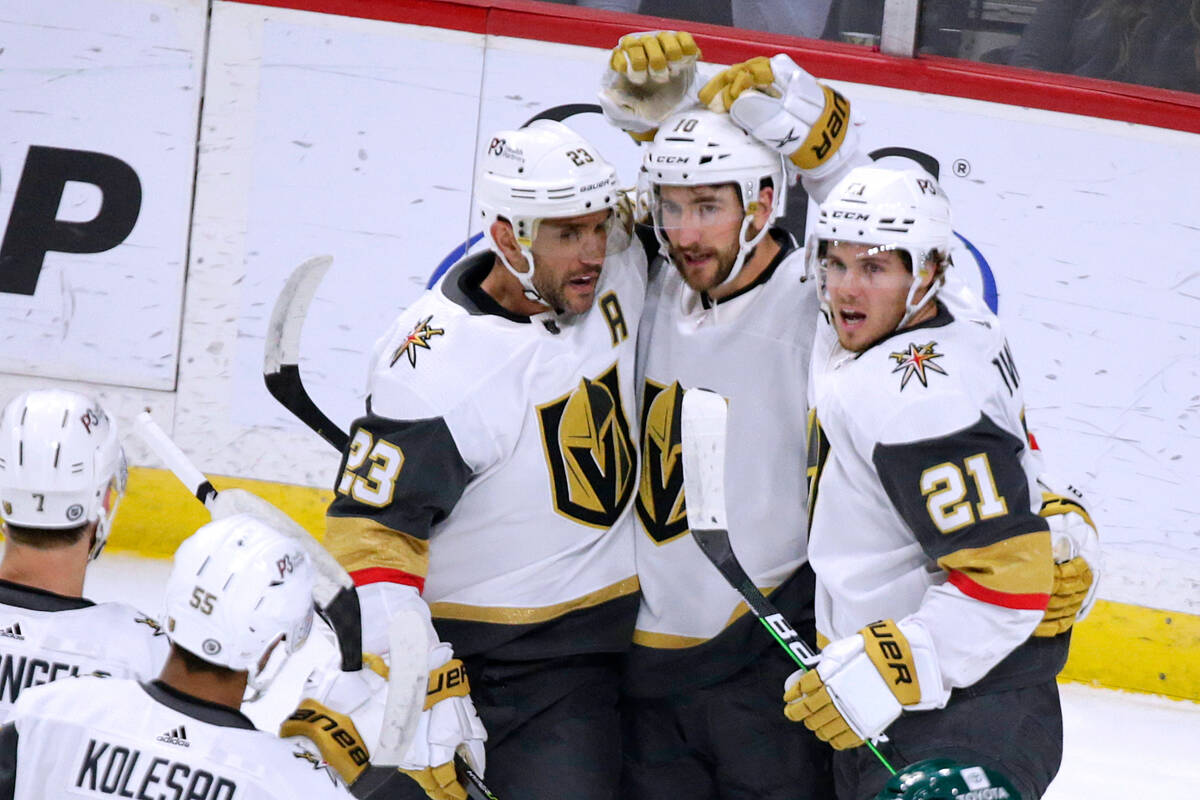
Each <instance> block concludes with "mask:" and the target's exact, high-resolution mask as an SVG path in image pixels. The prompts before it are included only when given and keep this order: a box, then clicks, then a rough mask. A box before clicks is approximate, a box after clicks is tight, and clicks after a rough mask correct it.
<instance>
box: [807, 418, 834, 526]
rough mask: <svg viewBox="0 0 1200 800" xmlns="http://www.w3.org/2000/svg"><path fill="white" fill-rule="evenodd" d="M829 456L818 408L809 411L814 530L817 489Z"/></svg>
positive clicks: (810, 504) (810, 508)
mask: <svg viewBox="0 0 1200 800" xmlns="http://www.w3.org/2000/svg"><path fill="white" fill-rule="evenodd" d="M827 458H829V439H828V438H826V436H825V430H824V429H823V428H822V427H821V420H819V419H817V410H816V409H815V408H814V409H810V410H809V412H808V464H807V466H808V470H807V474H808V529H809V532H810V533H811V532H812V520H813V509H815V508H816V507H817V489H818V488H819V485H820V483H821V471H822V470H824V469H825V459H827Z"/></svg>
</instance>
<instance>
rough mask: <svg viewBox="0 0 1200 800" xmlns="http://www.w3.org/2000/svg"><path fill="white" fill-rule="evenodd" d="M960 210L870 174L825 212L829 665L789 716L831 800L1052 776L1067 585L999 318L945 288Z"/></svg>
mask: <svg viewBox="0 0 1200 800" xmlns="http://www.w3.org/2000/svg"><path fill="white" fill-rule="evenodd" d="M951 237H952V231H951V223H950V206H949V203H948V201H947V199H946V197H945V194H944V193H943V192H942V190H941V188H940V187H939V185H938V184H937V182H936V181H935V180H934V179H933V178H932V177H931V176H929V175H927V174H925V173H923V172H919V171H915V170H912V171H894V170H887V169H882V168H879V167H860V168H857V169H855V170H853V171H852V172H851V173H850V174H848V175H847V176H846V177H845V178H844V179H843V180H842V181H841V182H840V183H839V184H838V185H837V186H836V187H835V188H834V190H833V192H832V194H831V195H830V197H829V198H828V199H827V200H826V202H825V203H823V204H822V205H821V209H820V218H819V220H818V222H817V229H816V233H815V241H814V243H813V245H812V246H811V250H810V256H811V257H812V258H813V259H814V269H815V272H816V274H817V275H818V280H819V286H820V290H821V299H822V304H823V308H824V310H825V319H824V321H823V322H822V324H821V325H820V327H819V329H818V333H817V341H816V343H815V345H814V350H813V358H812V373H811V375H810V393H811V397H812V398H813V401H812V404H811V407H812V411H811V412H810V417H811V430H810V434H809V463H808V468H809V474H810V476H811V477H810V495H809V509H810V515H811V528H810V535H809V549H808V555H809V560H810V562H811V563H812V565H813V568H814V570H815V571H816V574H817V593H816V617H817V631H818V636H819V637H820V641H821V643H822V645H823V648H822V651H821V656H820V662H819V664H818V666H817V668H816V669H815V670H814V671H812V672H808V673H804V674H801V673H799V672H797V673H796V674H794V675H792V676H791V677H790V678H789V679H788V681H787V684H786V693H785V701H786V704H787V705H786V709H785V711H786V714H787V715H788V717H789V718H791V719H793V720H797V721H803V722H804V723H805V725H806V726H807V727H809V728H811V729H813V730H815V731H816V732H817V735H818V736H820V738H822V739H823V740H826V741H828V742H830V744H832V745H833V747H834V748H836V749H837V752H836V753H835V756H834V767H835V778H836V781H837V789H838V797H839V798H840V799H841V800H855V799H858V800H861V799H863V798H870V797H874V795H875V794H876V792H878V791H879V790H880V789H881V788H882V787H883V785H884V783H885V782H886V781H887V779H888V777H889V776H888V774H887V773H886V772H885V771H884V769H883V767H882V766H881V765H880V763H879V762H878V761H877V760H876V759H875V758H874V757H873V755H872V754H871V753H870V752H868V751H867V749H866V748H865V747H861V746H860V745H862V744H863V740H864V739H869V738H872V737H874V736H877V735H878V734H880V733H881V732H883V731H884V730H885V729H886V730H887V732H888V736H889V737H890V739H891V742H892V745H893V746H894V748H895V749H896V751H897V753H898V754H899V756H900V758H901V760H902V763H906V762H907V763H911V762H913V761H917V760H919V759H924V758H931V757H951V758H954V759H955V760H958V761H966V762H969V763H977V764H982V765H984V766H987V767H990V768H999V769H1001V770H1002V771H1003V772H1004V773H1005V774H1006V775H1008V776H1009V778H1010V779H1011V780H1012V783H1013V785H1014V786H1015V787H1016V788H1017V789H1018V790H1019V791H1020V792H1021V794H1022V796H1023V797H1026V798H1030V799H1032V798H1036V797H1040V796H1041V794H1042V792H1043V791H1044V790H1045V788H1046V786H1047V785H1048V784H1049V782H1050V780H1051V779H1052V778H1053V777H1054V775H1055V773H1056V772H1057V770H1058V765H1059V761H1060V759H1061V754H1062V717H1061V711H1060V708H1059V703H1058V690H1057V686H1056V684H1055V675H1056V674H1057V673H1058V671H1059V670H1060V669H1061V667H1062V665H1063V663H1064V661H1065V659H1066V650H1067V643H1068V639H1067V637H1062V636H1053V637H1046V638H1039V637H1032V636H1031V634H1033V633H1034V630H1035V628H1037V627H1038V625H1039V624H1040V623H1041V622H1042V620H1043V616H1044V614H1045V611H1046V607H1047V604H1048V600H1049V597H1050V594H1051V589H1052V586H1053V581H1054V567H1055V564H1054V556H1053V553H1052V547H1051V536H1050V533H1049V531H1048V525H1047V522H1046V520H1045V519H1044V518H1043V517H1040V516H1038V513H1037V512H1038V509H1039V507H1040V506H1041V497H1040V496H1039V495H1038V493H1037V484H1036V482H1035V479H1034V475H1035V467H1034V463H1035V462H1034V461H1033V458H1032V456H1031V454H1030V451H1029V448H1028V446H1027V443H1026V442H1027V433H1026V430H1025V427H1024V409H1023V399H1022V394H1021V388H1020V379H1019V375H1018V373H1017V371H1016V367H1015V365H1014V360H1013V356H1012V353H1011V350H1010V348H1009V346H1008V344H1007V342H1006V341H1005V338H1004V333H1003V331H1002V329H1001V327H1000V324H999V321H998V320H997V319H996V317H995V316H993V315H991V314H974V315H972V314H970V313H962V312H959V311H951V310H950V308H948V307H947V305H945V304H943V303H942V302H940V300H939V297H938V290H939V288H940V285H941V283H942V280H943V278H944V275H945V272H946V270H948V269H950V263H949V260H948V254H949V248H950V242H951Z"/></svg>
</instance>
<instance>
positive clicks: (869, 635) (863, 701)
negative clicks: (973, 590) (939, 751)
mask: <svg viewBox="0 0 1200 800" xmlns="http://www.w3.org/2000/svg"><path fill="white" fill-rule="evenodd" d="M906 629H907V632H906V631H902V630H901V628H900V626H899V625H898V624H897V623H896V622H894V621H892V620H883V621H881V622H876V623H873V624H871V625H868V626H867V627H865V628H863V629H862V630H861V631H860V632H859V633H857V634H855V635H854V636H848V637H846V638H845V639H839V640H838V641H836V642H832V643H830V644H829V645H828V646H826V647H825V649H824V650H822V651H821V655H820V661H819V662H818V664H817V668H816V669H815V670H811V671H809V672H804V671H797V672H794V673H792V675H791V676H790V677H788V679H787V682H786V683H785V684H784V696H783V699H784V703H785V704H786V705H785V706H784V714H785V715H786V716H787V718H788V719H790V720H792V721H793V722H803V723H804V725H805V727H807V728H808V729H809V730H811V731H813V732H814V733H815V734H816V735H817V738H819V739H821V741H824V742H828V743H829V744H830V745H831V746H832V747H833V748H834V749H835V750H848V749H850V748H853V747H858V746H860V745H861V744H863V742H864V741H866V740H868V739H874V738H875V737H877V736H879V734H881V733H883V731H884V729H886V728H887V726H888V725H890V724H892V722H894V721H895V720H896V718H897V717H899V716H900V714H901V712H903V711H905V710H914V711H916V710H925V709H930V708H941V707H942V706H944V705H945V704H946V701H948V700H949V699H950V693H949V691H947V690H945V689H944V688H943V686H942V680H941V673H940V671H939V669H938V663H937V655H936V653H935V652H934V650H933V643H932V641H931V640H930V639H929V636H928V634H926V633H925V631H924V629H923V628H922V627H920V626H919V625H907V626H906Z"/></svg>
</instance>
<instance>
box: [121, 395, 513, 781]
mask: <svg viewBox="0 0 1200 800" xmlns="http://www.w3.org/2000/svg"><path fill="white" fill-rule="evenodd" d="M137 430H138V433H139V434H141V436H142V439H143V440H144V441H145V442H146V444H147V445H149V447H150V449H151V450H153V451H154V453H155V454H156V455H157V456H158V457H159V458H160V459H161V460H162V461H163V463H164V464H165V465H166V467H167V469H169V470H170V471H171V473H172V474H173V475H175V477H176V478H178V479H179V482H180V483H182V484H183V485H184V486H185V487H186V488H187V489H188V491H190V492H191V493H192V494H193V495H194V496H195V497H196V499H197V500H199V501H200V502H202V503H204V505H205V506H206V507H209V508H211V503H212V501H214V500H215V499H216V497H217V490H216V489H214V488H213V485H212V483H211V482H210V481H209V480H208V478H206V477H205V476H204V473H202V472H201V471H200V470H199V469H198V468H197V467H196V465H195V464H193V463H192V461H191V459H189V458H188V457H187V454H186V453H184V452H183V450H182V449H180V447H179V445H177V444H175V442H174V441H172V440H171V437H169V436H167V434H166V432H165V431H163V429H162V428H160V427H159V425H158V423H156V422H155V421H154V419H153V418H152V417H151V416H150V414H149V413H148V412H146V411H142V412H141V413H139V414H138V416H137ZM280 513H281V514H282V513H283V512H282V511H280ZM272 527H273V528H274V529H275V530H278V531H279V532H280V533H282V534H283V535H285V536H288V537H289V538H291V539H292V540H294V541H296V542H298V543H299V544H300V545H301V546H302V547H303V548H304V550H305V552H306V553H307V554H308V555H309V556H310V558H311V559H312V562H313V565H314V566H315V567H316V570H317V573H318V576H319V578H320V579H321V580H319V581H318V583H317V585H316V586H314V588H313V595H314V600H316V602H317V608H318V610H320V611H321V616H322V617H324V618H325V620H326V621H327V622H328V623H329V627H331V628H332V629H333V630H334V633H335V634H336V636H337V640H338V647H339V649H340V651H341V660H342V671H343V672H354V671H356V670H359V669H361V668H362V613H361V610H360V607H359V603H358V591H357V590H356V589H355V586H354V580H353V579H352V578H351V577H350V575H349V573H347V572H346V570H345V568H344V567H342V565H341V564H339V563H338V562H337V560H336V559H334V557H333V556H331V555H330V554H329V551H327V550H326V549H325V548H324V547H322V546H321V544H320V543H319V542H317V540H316V539H314V538H312V536H309V535H308V534H307V533H304V534H303V535H301V534H300V533H299V531H298V530H295V529H293V528H292V527H291V526H287V525H278V526H272ZM296 528H299V526H296ZM322 597H327V598H328V599H325V600H322ZM414 645H416V646H414ZM388 646H389V648H390V663H389V664H388V696H387V700H386V701H385V710H384V714H383V727H382V729H381V730H380V733H379V745H378V747H377V748H376V753H377V755H378V757H379V759H380V761H381V762H382V763H384V764H389V763H390V764H396V763H399V761H400V759H401V758H402V757H403V755H404V753H405V752H406V751H407V750H408V746H409V744H411V743H412V738H413V736H414V735H415V733H416V728H417V725H416V720H417V717H419V716H420V714H421V712H422V711H423V710H424V705H425V691H426V688H427V681H428V674H429V670H428V667H427V665H426V664H425V654H426V653H428V652H429V641H428V638H427V633H426V628H425V622H424V620H422V619H420V617H418V616H417V615H416V614H414V613H412V612H403V611H402V612H399V613H397V614H395V615H393V617H392V619H391V620H390V622H389V625H388ZM455 766H456V768H457V769H458V771H459V773H460V775H462V776H463V777H464V778H465V781H464V783H465V784H466V786H467V794H468V796H469V797H471V798H472V800H496V796H495V795H494V794H492V792H491V790H489V789H488V788H487V786H486V785H485V784H484V783H483V779H482V778H480V777H479V775H478V774H477V773H476V772H475V771H474V770H473V769H471V767H470V766H469V765H468V764H467V763H466V762H465V761H464V760H463V758H462V756H460V755H457V754H456V755H455ZM396 775H398V773H397V772H396V770H395V769H392V768H387V769H384V768H379V770H378V771H377V772H376V775H375V776H374V777H376V778H382V780H379V781H378V785H377V786H373V787H372V788H373V789H380V788H381V789H382V790H383V791H385V792H386V791H388V788H387V787H388V786H389V784H388V781H391V780H395V779H396V778H395V777H394V776H396ZM356 786H357V784H356Z"/></svg>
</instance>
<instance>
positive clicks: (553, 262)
mask: <svg viewBox="0 0 1200 800" xmlns="http://www.w3.org/2000/svg"><path fill="white" fill-rule="evenodd" d="M480 160H481V168H480V170H479V174H478V178H477V181H476V187H477V189H476V200H477V203H478V208H479V214H480V219H481V220H482V223H483V230H484V232H485V234H486V236H487V241H488V243H489V245H490V248H489V249H488V250H487V251H485V252H481V253H478V254H475V255H470V256H468V257H466V258H465V259H463V260H462V261H460V262H459V263H458V264H456V265H454V266H453V267H452V268H451V269H450V270H449V271H448V272H447V273H446V275H445V276H443V278H442V279H441V280H440V281H439V282H438V283H437V285H436V286H434V287H433V288H432V289H431V290H430V291H428V292H427V293H426V294H425V295H423V296H422V297H421V298H420V299H419V300H417V301H416V302H415V303H413V305H412V306H410V307H409V308H408V309H407V310H406V311H404V313H402V314H401V315H400V316H399V318H398V319H397V320H396V322H395V323H394V324H393V326H392V328H391V329H390V330H389V331H388V332H387V333H386V334H385V336H384V337H383V338H382V339H380V340H379V342H378V344H377V347H376V351H375V356H374V359H373V367H372V370H371V373H370V377H369V381H368V395H369V396H368V400H367V414H366V416H364V417H362V418H360V419H358V420H356V421H355V422H354V424H353V427H352V430H351V443H350V445H349V447H348V449H347V452H346V453H345V455H344V457H343V460H342V464H341V469H340V473H339V475H338V477H337V479H336V483H335V488H336V498H335V500H334V502H333V504H332V505H331V506H330V509H329V514H328V525H327V535H326V539H325V544H326V546H327V547H328V548H329V549H330V551H331V552H332V553H333V554H334V555H335V556H336V557H337V558H338V560H339V561H340V562H341V563H342V564H343V565H344V566H345V567H346V569H347V570H348V571H350V573H351V574H352V575H353V576H354V578H355V581H356V582H357V583H358V585H359V592H360V596H361V598H362V604H363V627H364V630H363V641H364V647H365V649H367V650H368V651H370V652H374V653H384V652H385V651H386V649H387V639H386V631H387V625H388V619H389V618H390V616H391V615H392V614H393V613H395V612H396V611H398V610H400V609H406V608H411V609H415V610H417V611H418V612H419V613H423V614H424V615H425V617H426V618H427V619H428V618H430V617H431V618H432V622H433V625H434V628H436V635H432V634H431V635H432V641H434V642H435V643H436V644H435V645H434V646H433V648H432V649H431V650H430V653H429V658H428V664H429V669H430V674H431V680H433V679H434V678H436V676H438V675H441V674H453V675H456V676H458V675H460V674H461V673H462V665H463V664H465V668H466V675H467V676H469V683H468V682H467V681H465V680H461V681H457V682H456V683H455V690H454V691H453V692H442V693H441V694H439V695H437V702H436V703H433V704H432V707H431V708H429V709H428V710H427V711H426V712H425V713H426V715H428V719H427V720H425V721H424V722H423V723H422V727H421V729H420V732H419V733H418V739H421V741H419V742H418V750H419V752H417V753H414V754H413V757H412V758H410V759H405V761H404V762H402V763H401V765H400V766H401V768H402V769H404V770H405V771H407V772H408V773H409V774H410V775H412V777H414V779H416V780H417V781H418V782H419V783H420V784H421V786H422V787H423V788H424V789H425V791H426V793H427V794H429V796H430V797H438V798H441V797H463V796H464V794H463V791H464V790H463V788H462V787H461V786H460V785H459V783H458V781H457V780H455V777H454V769H453V766H452V764H450V763H449V759H450V758H451V756H452V755H453V753H454V749H455V746H456V744H458V743H463V744H464V745H465V748H464V750H465V753H464V755H465V756H466V757H467V758H468V760H469V761H472V762H473V764H472V765H473V766H474V767H475V768H476V770H477V771H480V772H482V771H483V766H484V765H483V758H484V751H483V746H482V743H483V740H484V738H485V736H486V739H487V743H488V746H487V754H486V758H487V773H486V778H487V782H488V784H489V785H490V786H491V787H492V788H493V789H494V790H495V791H496V793H497V794H498V795H499V796H502V797H503V796H514V797H515V796H522V797H555V796H561V795H562V793H564V792H566V793H569V794H570V795H571V796H573V797H580V798H597V800H599V798H612V797H614V796H615V791H616V788H615V787H616V776H617V773H618V771H619V758H620V756H619V745H618V729H617V709H616V697H617V686H618V670H617V663H618V658H619V655H618V654H619V653H620V652H621V651H623V650H624V649H625V648H627V647H628V643H629V639H630V635H631V632H632V627H633V621H634V615H635V612H636V608H637V580H636V578H635V576H634V564H633V543H632V536H631V522H632V521H631V516H630V499H631V497H632V495H633V489H634V483H635V479H636V444H635V441H634V434H633V425H634V420H633V418H632V416H633V414H632V410H633V395H634V386H633V366H634V364H633V360H634V355H635V352H634V351H635V346H636V345H635V342H636V336H637V323H638V318H639V317H640V315H641V310H642V303H643V297H644V293H645V261H644V257H643V256H642V255H641V250H640V249H638V248H627V244H628V242H629V235H628V231H627V229H626V228H625V226H624V223H623V222H622V220H621V219H619V218H618V214H617V212H618V206H619V204H620V201H621V192H620V190H619V189H618V186H617V177H616V172H615V171H614V170H613V168H612V167H611V166H609V165H608V164H607V163H606V162H605V161H604V160H603V159H602V158H601V156H600V154H599V153H598V152H597V151H596V150H595V148H594V147H592V145H591V144H589V143H588V142H587V141H585V140H584V139H583V138H582V137H580V136H579V135H578V134H576V133H574V132H573V131H571V129H569V128H568V127H566V126H565V125H562V124H561V123H557V122H552V121H549V120H545V121H538V122H534V123H532V124H530V125H529V126H527V127H525V128H522V129H520V130H510V131H501V132H498V133H496V134H495V135H494V136H493V137H492V138H491V139H490V141H489V142H488V144H487V146H486V148H485V149H484V152H483V153H482V155H481V157H480ZM614 242H618V243H617V244H614ZM439 639H440V640H441V641H439ZM460 659H461V661H460ZM468 688H469V689H470V696H468V694H467V693H468ZM335 693H336V692H335ZM318 699H320V698H318ZM472 699H473V707H472ZM443 704H444V705H443ZM475 709H478V717H476V715H475ZM339 710H342V711H351V712H352V711H353V709H339ZM480 719H482V722H483V725H482V726H481V725H480ZM485 726H486V734H485V732H484V727H485ZM426 734H427V738H424V737H426Z"/></svg>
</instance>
